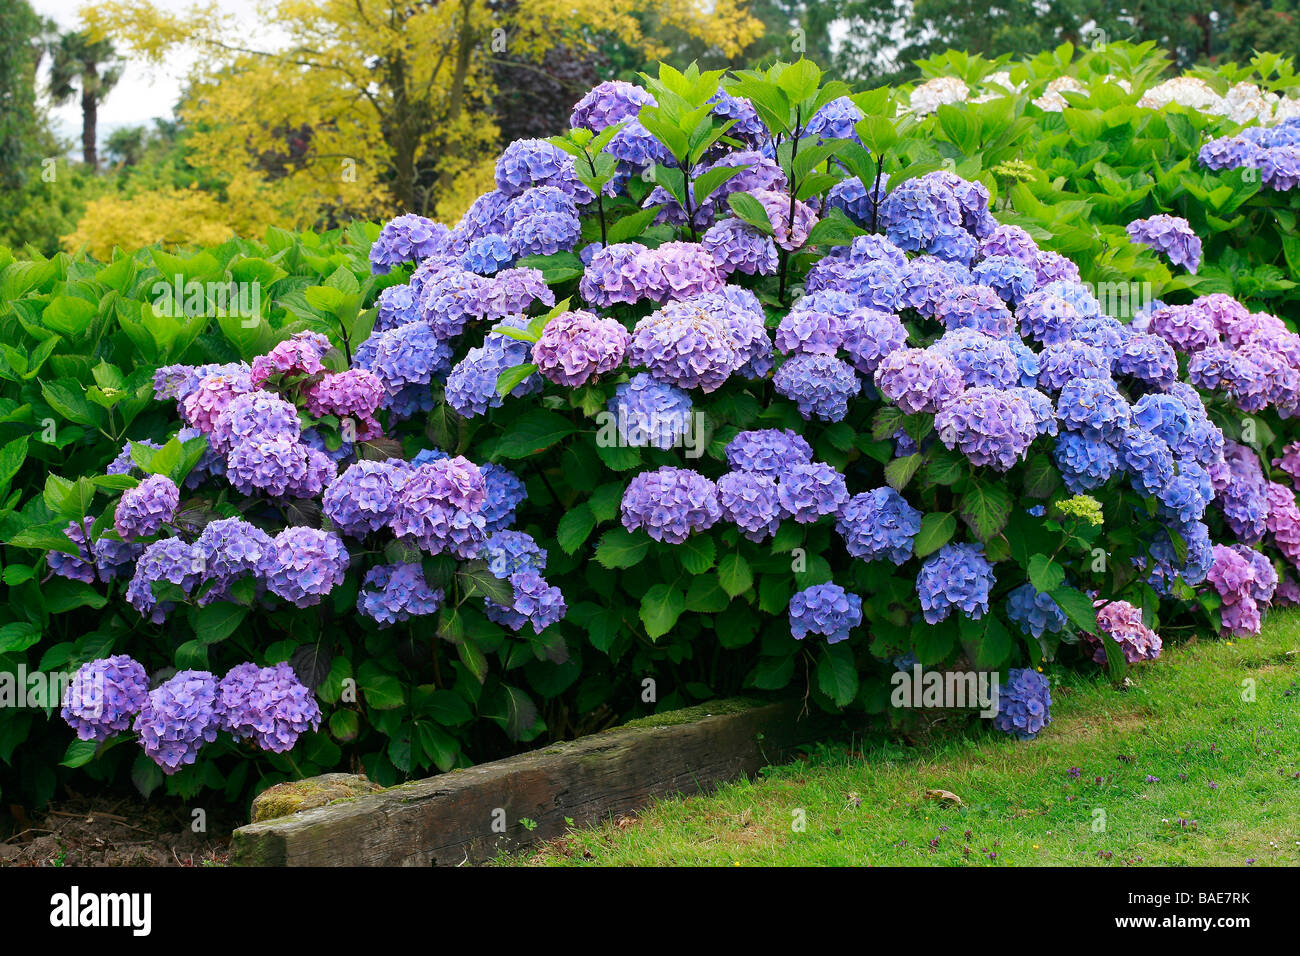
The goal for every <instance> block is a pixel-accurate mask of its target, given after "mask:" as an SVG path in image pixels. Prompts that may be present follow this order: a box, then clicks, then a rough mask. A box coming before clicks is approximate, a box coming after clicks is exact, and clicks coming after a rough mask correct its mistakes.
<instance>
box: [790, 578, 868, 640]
mask: <svg viewBox="0 0 1300 956" xmlns="http://www.w3.org/2000/svg"><path fill="white" fill-rule="evenodd" d="M789 614H790V636H791V637H793V638H794V639H795V640H797V641H801V640H803V639H804V638H805V637H807V636H808V635H809V634H818V635H820V636H822V637H824V638H826V643H827V644H837V643H839V642H840V641H846V640H848V638H849V632H850V631H852V630H853V629H854V628H855V627H858V626H859V625H860V624H861V623H862V598H860V597H858V595H856V594H850V593H849V592H848V591H845V590H844V588H842V587H840V586H839V585H838V584H815V585H813V586H812V587H810V588H804V589H803V590H802V591H799V592H797V593H796V594H795V595H794V597H792V598H790V609H789Z"/></svg>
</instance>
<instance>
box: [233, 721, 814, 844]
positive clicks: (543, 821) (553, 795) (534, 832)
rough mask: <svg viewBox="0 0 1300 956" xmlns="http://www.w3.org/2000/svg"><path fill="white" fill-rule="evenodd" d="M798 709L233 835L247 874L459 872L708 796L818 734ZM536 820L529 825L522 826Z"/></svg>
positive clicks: (519, 765)
mask: <svg viewBox="0 0 1300 956" xmlns="http://www.w3.org/2000/svg"><path fill="white" fill-rule="evenodd" d="M802 709H803V708H802V704H800V703H799V702H788V703H775V704H773V703H755V702H752V701H745V700H726V701H717V702H714V703H712V704H706V705H703V706H700V707H694V708H688V709H687V710H684V711H677V712H674V713H669V714H665V715H661V716H659V717H654V718H646V719H644V720H641V721H634V722H633V723H631V724H629V725H627V726H624V727H618V728H615V729H612V730H608V731H605V732H603V733H599V734H593V735H591V736H589V737H583V738H581V739H579V740H574V741H568V742H565V743H561V744H556V745H553V746H550V747H546V748H544V749H542V750H535V751H532V752H530V753H526V754H521V755H520V756H517V757H510V758H508V759H505V760H496V761H493V762H491V763H485V764H480V765H479V766H477V767H470V768H468V769H465V770H454V771H452V772H450V773H445V774H440V775H439V776H436V777H429V778H427V779H424V780H417V781H413V782H411V783H406V784H402V785H401V786H397V787H393V788H391V789H388V790H384V791H381V792H379V793H373V794H366V795H363V796H359V797H355V798H352V799H348V800H343V801H339V802H336V803H331V804H328V805H326V806H323V807H318V808H316V809H313V810H306V811H303V812H300V813H295V814H293V815H291V816H287V817H281V818H278V819H274V820H267V821H264V822H262V823H254V824H250V825H249V826H245V827H242V828H240V829H239V830H236V831H235V833H234V838H233V844H232V857H233V861H234V862H235V863H236V864H239V865H244V866H429V865H433V866H457V865H460V864H462V863H477V862H482V861H484V860H488V859H491V858H492V857H494V856H496V855H497V854H499V853H501V852H504V851H510V850H518V849H521V848H523V847H526V846H528V845H529V844H532V843H536V842H538V841H540V840H546V839H551V838H553V837H556V836H560V835H561V834H563V833H564V832H565V830H566V829H567V827H568V824H567V823H566V818H568V819H570V820H572V821H573V822H574V824H575V825H584V824H589V823H595V822H598V821H600V820H603V819H607V818H609V817H610V816H611V815H617V814H619V813H626V812H628V811H632V810H637V809H640V808H641V807H644V806H645V805H646V804H647V803H648V802H649V801H650V799H651V798H654V797H668V796H674V795H678V794H682V795H689V794H695V793H705V792H708V791H710V790H713V789H715V788H716V787H717V786H718V785H720V784H722V783H727V782H729V781H732V780H737V779H739V778H740V777H741V776H751V777H752V776H753V775H754V774H756V773H757V772H758V770H759V769H760V768H762V767H764V766H767V765H770V764H774V763H779V762H781V761H782V760H784V759H787V758H788V757H789V756H790V754H791V751H792V750H793V748H794V747H796V746H798V745H799V744H802V743H808V742H810V741H812V740H815V739H817V738H818V737H819V736H821V735H823V734H824V733H825V732H826V731H827V729H828V728H829V727H830V726H831V725H830V723H829V722H828V720H827V719H826V718H823V717H820V716H805V717H803V718H802V719H801V718H800V716H799V715H800V711H801V710H802ZM523 819H529V820H532V821H535V823H536V825H535V827H533V829H531V830H530V829H528V828H526V827H525V826H523V825H522V824H521V823H520V821H521V820H523Z"/></svg>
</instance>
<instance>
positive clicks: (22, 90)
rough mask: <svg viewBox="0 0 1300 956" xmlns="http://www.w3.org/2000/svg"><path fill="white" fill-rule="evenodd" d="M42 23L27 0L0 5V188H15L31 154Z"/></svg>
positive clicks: (24, 175) (24, 174)
mask: <svg viewBox="0 0 1300 956" xmlns="http://www.w3.org/2000/svg"><path fill="white" fill-rule="evenodd" d="M41 30H42V23H41V20H40V18H39V17H37V16H36V14H35V13H33V12H32V8H31V6H29V5H28V3H27V0H5V2H4V3H3V4H0V187H3V188H5V189H18V188H20V187H21V186H22V185H23V183H24V182H25V181H26V178H27V175H28V174H29V172H30V165H31V162H32V159H33V158H34V157H35V153H34V149H35V146H36V133H37V130H38V127H39V122H38V119H37V112H36V68H37V66H38V64H39V62H40V57H41V50H40V46H39V37H40V34H41Z"/></svg>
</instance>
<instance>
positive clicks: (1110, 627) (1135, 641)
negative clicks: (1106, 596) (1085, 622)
mask: <svg viewBox="0 0 1300 956" xmlns="http://www.w3.org/2000/svg"><path fill="white" fill-rule="evenodd" d="M1097 605H1098V607H1097V628H1098V630H1099V631H1100V632H1101V633H1100V634H1088V635H1086V637H1087V639H1088V642H1089V643H1090V644H1092V645H1093V646H1094V647H1095V648H1096V650H1094V651H1093V655H1092V659H1093V660H1094V661H1096V662H1097V663H1098V664H1104V663H1106V649H1105V647H1104V645H1103V642H1104V641H1107V640H1110V641H1114V642H1115V643H1116V644H1118V645H1119V647H1120V650H1121V651H1122V652H1123V654H1124V659H1125V660H1126V661H1128V662H1129V663H1130V664H1136V663H1137V662H1138V661H1150V660H1155V659H1156V658H1157V657H1159V656H1160V648H1161V640H1160V635H1159V634H1157V633H1156V632H1155V631H1153V630H1151V628H1149V627H1147V626H1146V624H1144V623H1143V622H1142V609H1141V608H1140V607H1134V606H1133V605H1132V604H1130V603H1129V602H1128V601H1098V602H1097Z"/></svg>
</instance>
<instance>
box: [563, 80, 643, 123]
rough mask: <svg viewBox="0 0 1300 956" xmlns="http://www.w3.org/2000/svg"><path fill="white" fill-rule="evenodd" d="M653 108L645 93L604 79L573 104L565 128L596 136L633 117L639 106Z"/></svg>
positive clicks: (627, 85)
mask: <svg viewBox="0 0 1300 956" xmlns="http://www.w3.org/2000/svg"><path fill="white" fill-rule="evenodd" d="M655 105H657V104H656V102H655V98H654V96H652V95H651V94H650V93H649V91H647V90H643V89H642V88H641V87H639V86H636V85H635V84H632V83H627V82H625V81H623V80H606V81H605V82H604V83H598V84H596V86H594V87H592V88H591V89H590V90H588V91H587V92H586V94H584V95H583V97H582V99H580V100H578V102H577V103H576V104H574V107H573V113H572V115H570V117H569V125H570V126H572V127H573V128H574V129H577V128H579V127H583V128H586V129H589V130H591V131H592V132H593V133H599V132H601V131H602V130H604V129H606V128H608V127H610V126H616V125H618V124H619V123H622V122H625V121H627V120H630V119H633V118H635V117H636V115H637V113H639V112H640V111H641V107H643V106H655Z"/></svg>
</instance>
